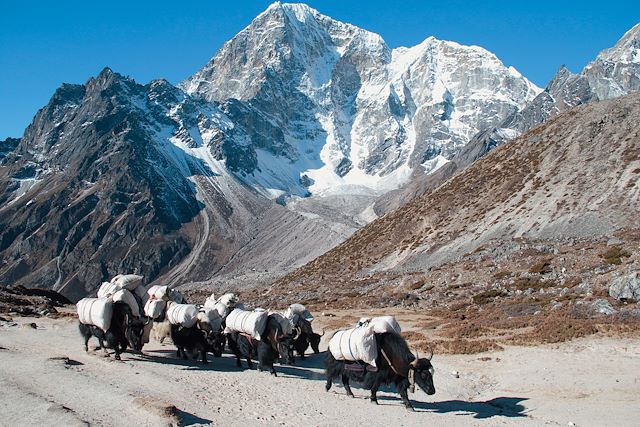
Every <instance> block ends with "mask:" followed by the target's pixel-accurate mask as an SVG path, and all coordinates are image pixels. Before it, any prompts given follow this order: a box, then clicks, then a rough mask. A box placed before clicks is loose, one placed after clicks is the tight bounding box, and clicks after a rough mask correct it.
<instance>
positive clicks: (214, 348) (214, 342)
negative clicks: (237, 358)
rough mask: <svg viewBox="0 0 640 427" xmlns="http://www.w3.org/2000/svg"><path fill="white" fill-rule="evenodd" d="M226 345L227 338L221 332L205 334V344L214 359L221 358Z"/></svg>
mask: <svg viewBox="0 0 640 427" xmlns="http://www.w3.org/2000/svg"><path fill="white" fill-rule="evenodd" d="M226 343H227V336H226V335H225V334H223V333H222V332H221V331H216V332H211V333H209V334H207V344H208V345H209V349H210V351H211V352H212V353H213V355H214V356H215V357H220V356H222V353H223V352H224V346H225V344H226Z"/></svg>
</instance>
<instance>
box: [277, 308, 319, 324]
mask: <svg viewBox="0 0 640 427" xmlns="http://www.w3.org/2000/svg"><path fill="white" fill-rule="evenodd" d="M284 316H285V317H286V318H288V319H289V320H291V323H293V325H294V326H297V325H298V322H300V319H305V320H307V321H309V322H312V321H313V316H312V315H311V313H309V310H307V307H305V306H304V305H302V304H291V305H290V306H289V308H287V311H285V312H284Z"/></svg>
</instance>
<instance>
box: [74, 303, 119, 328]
mask: <svg viewBox="0 0 640 427" xmlns="http://www.w3.org/2000/svg"><path fill="white" fill-rule="evenodd" d="M76 308H77V309H78V319H79V320H80V323H84V324H85V325H94V326H97V327H98V328H100V329H102V330H103V331H104V332H106V331H107V329H109V326H111V317H112V316H113V301H112V300H111V298H110V297H106V298H83V299H81V300H80V301H78V303H77V304H76Z"/></svg>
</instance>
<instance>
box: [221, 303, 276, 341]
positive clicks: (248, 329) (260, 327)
mask: <svg viewBox="0 0 640 427" xmlns="http://www.w3.org/2000/svg"><path fill="white" fill-rule="evenodd" d="M268 317H269V313H267V312H266V311H245V310H240V309H237V308H236V309H235V310H233V311H232V312H231V313H229V315H228V316H227V320H226V325H227V327H226V329H225V330H224V332H225V333H230V332H242V333H244V334H248V335H251V336H252V337H253V338H255V339H256V340H260V334H262V333H263V332H264V329H265V328H266V327H267V318H268Z"/></svg>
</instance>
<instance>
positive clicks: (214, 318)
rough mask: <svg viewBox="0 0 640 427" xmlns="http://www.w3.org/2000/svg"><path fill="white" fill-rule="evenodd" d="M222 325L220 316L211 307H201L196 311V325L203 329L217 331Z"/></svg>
mask: <svg viewBox="0 0 640 427" xmlns="http://www.w3.org/2000/svg"><path fill="white" fill-rule="evenodd" d="M221 326H222V317H220V315H219V314H218V312H217V311H216V310H215V309H213V308H207V307H203V308H202V309H200V312H199V313H198V327H199V328H200V329H201V330H203V331H208V332H218V331H220V327H221Z"/></svg>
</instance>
